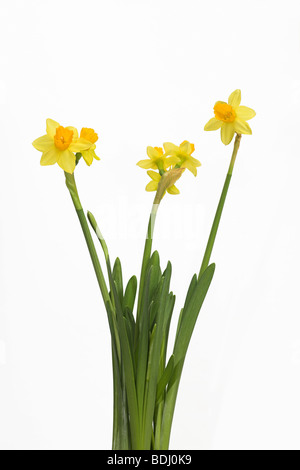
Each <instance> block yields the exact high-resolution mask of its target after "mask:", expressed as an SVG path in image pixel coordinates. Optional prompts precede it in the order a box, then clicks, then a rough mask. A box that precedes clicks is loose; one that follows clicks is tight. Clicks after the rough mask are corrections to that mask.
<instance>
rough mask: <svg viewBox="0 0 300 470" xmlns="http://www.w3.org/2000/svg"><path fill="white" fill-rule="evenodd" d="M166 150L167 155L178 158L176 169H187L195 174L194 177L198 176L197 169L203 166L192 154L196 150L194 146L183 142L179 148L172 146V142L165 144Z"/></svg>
mask: <svg viewBox="0 0 300 470" xmlns="http://www.w3.org/2000/svg"><path fill="white" fill-rule="evenodd" d="M164 149H165V152H166V155H171V156H172V157H176V159H177V163H176V167H180V168H186V169H187V170H190V172H191V173H193V175H194V176H197V167H199V166H201V163H200V162H199V160H197V159H196V158H194V157H192V153H193V152H194V150H195V146H194V144H191V143H190V142H188V141H187V140H185V141H184V142H182V143H181V144H180V145H179V147H178V146H177V145H174V144H172V143H171V142H166V143H164Z"/></svg>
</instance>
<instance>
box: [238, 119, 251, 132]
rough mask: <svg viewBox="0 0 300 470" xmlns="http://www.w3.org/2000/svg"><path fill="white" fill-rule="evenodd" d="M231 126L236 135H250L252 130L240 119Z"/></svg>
mask: <svg viewBox="0 0 300 470" xmlns="http://www.w3.org/2000/svg"><path fill="white" fill-rule="evenodd" d="M233 124H234V129H235V132H237V133H238V134H252V130H251V128H250V126H249V124H248V122H246V121H243V120H242V119H236V120H235V121H234V123H233Z"/></svg>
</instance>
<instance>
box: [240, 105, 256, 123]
mask: <svg viewBox="0 0 300 470" xmlns="http://www.w3.org/2000/svg"><path fill="white" fill-rule="evenodd" d="M235 114H236V116H237V118H238V119H243V121H249V119H252V118H254V116H256V112H255V111H254V109H251V108H248V107H247V106H238V107H237V108H236V109H235Z"/></svg>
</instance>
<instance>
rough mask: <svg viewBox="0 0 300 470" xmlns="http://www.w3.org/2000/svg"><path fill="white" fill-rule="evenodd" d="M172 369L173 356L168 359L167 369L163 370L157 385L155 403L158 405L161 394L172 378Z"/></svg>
mask: <svg viewBox="0 0 300 470" xmlns="http://www.w3.org/2000/svg"><path fill="white" fill-rule="evenodd" d="M173 369H174V355H173V354H172V356H171V357H170V359H169V361H168V364H167V367H166V368H165V370H164V372H163V374H162V376H161V378H160V380H159V382H158V384H157V392H156V402H157V403H158V402H159V401H161V399H162V396H163V393H164V391H165V389H166V386H167V385H168V382H169V380H170V378H171V376H172V373H173Z"/></svg>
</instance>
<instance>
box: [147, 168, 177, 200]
mask: <svg viewBox="0 0 300 470" xmlns="http://www.w3.org/2000/svg"><path fill="white" fill-rule="evenodd" d="M147 173H148V175H149V176H150V178H151V180H152V181H150V183H148V184H147V186H146V191H149V192H150V191H157V188H158V183H159V182H160V180H161V178H162V176H161V175H160V174H159V173H157V172H156V171H152V170H149V171H147ZM165 174H166V173H165ZM167 192H168V193H169V194H179V193H180V191H179V189H178V188H176V186H175V185H172V186H170V187H169V188H167Z"/></svg>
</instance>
